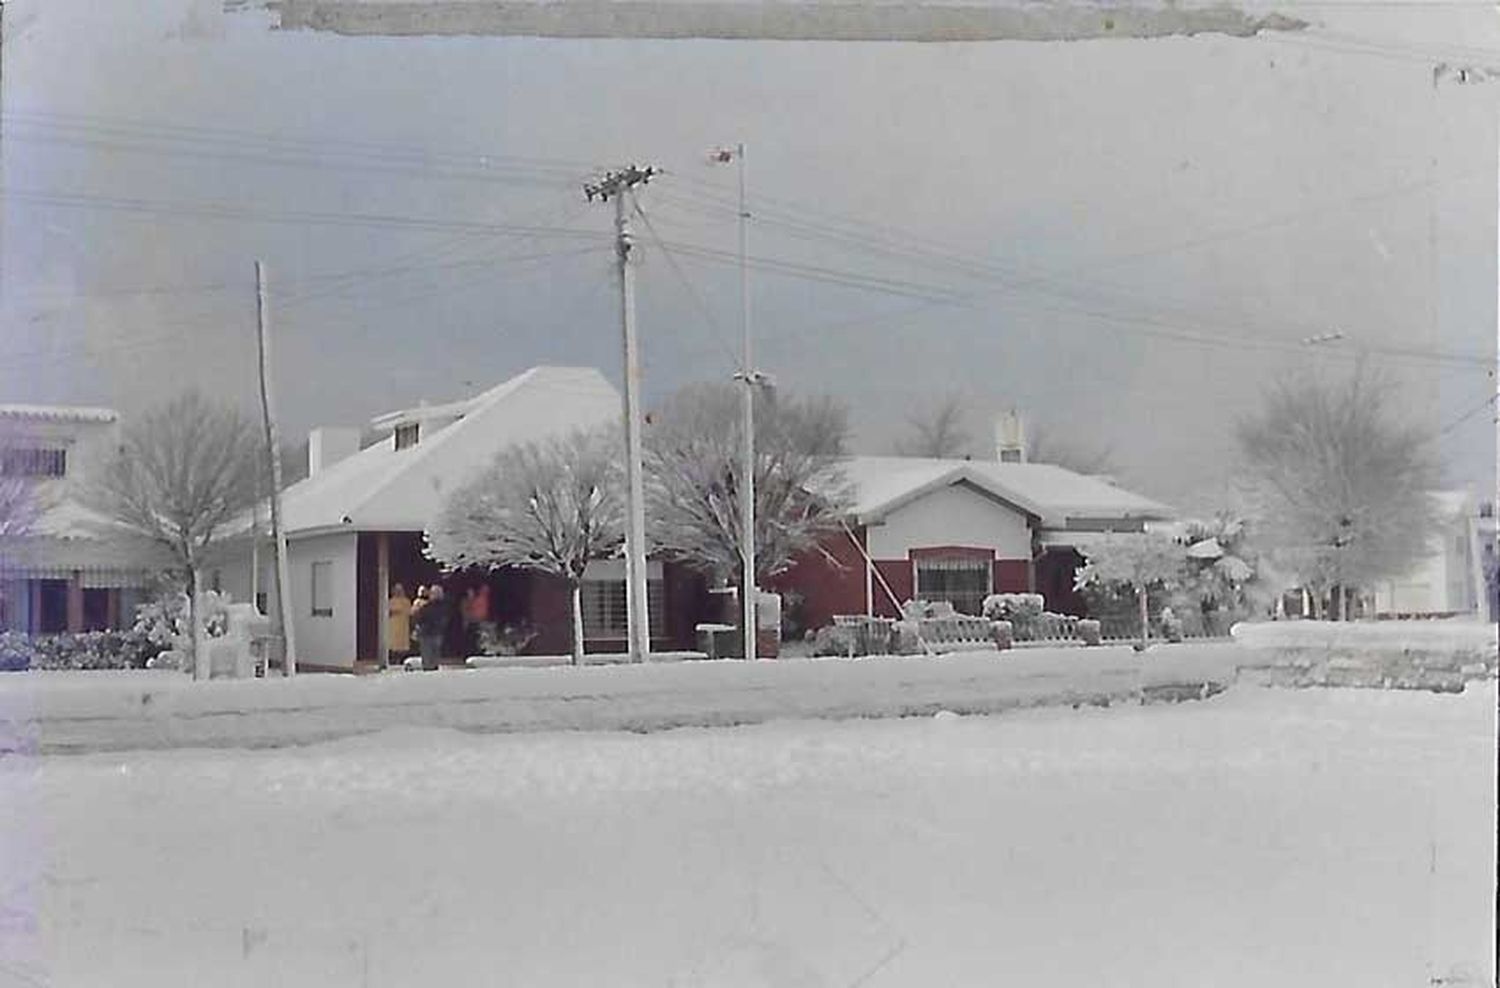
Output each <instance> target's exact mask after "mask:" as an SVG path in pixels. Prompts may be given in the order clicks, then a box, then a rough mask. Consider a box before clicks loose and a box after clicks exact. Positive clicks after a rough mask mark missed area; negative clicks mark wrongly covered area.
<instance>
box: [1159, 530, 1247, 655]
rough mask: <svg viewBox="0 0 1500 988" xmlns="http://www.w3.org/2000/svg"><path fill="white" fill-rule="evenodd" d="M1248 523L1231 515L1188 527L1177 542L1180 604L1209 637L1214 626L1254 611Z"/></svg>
mask: <svg viewBox="0 0 1500 988" xmlns="http://www.w3.org/2000/svg"><path fill="white" fill-rule="evenodd" d="M1247 532H1248V528H1247V526H1246V525H1245V522H1244V521H1243V520H1242V519H1240V518H1238V517H1236V516H1234V515H1232V514H1229V513H1220V514H1218V515H1216V516H1214V517H1213V518H1212V519H1209V520H1206V521H1190V522H1188V523H1187V525H1186V526H1185V529H1184V531H1183V532H1182V534H1181V535H1180V537H1179V541H1180V543H1181V544H1182V545H1183V547H1184V553H1183V555H1184V560H1183V568H1182V574H1181V579H1180V581H1179V583H1178V586H1177V591H1178V600H1177V601H1176V602H1178V603H1180V604H1181V605H1182V606H1183V607H1184V609H1185V610H1188V611H1189V612H1190V613H1193V614H1195V615H1196V618H1197V620H1200V621H1201V622H1202V624H1203V628H1204V630H1205V631H1209V632H1212V631H1215V630H1218V629H1216V628H1215V627H1214V625H1215V622H1216V620H1220V621H1222V620H1226V619H1227V620H1229V621H1231V622H1232V621H1233V620H1234V619H1235V618H1236V617H1238V616H1241V615H1244V614H1245V613H1246V612H1248V611H1249V610H1250V608H1251V607H1252V606H1253V603H1252V601H1253V599H1254V598H1257V597H1258V594H1257V591H1259V590H1261V589H1262V588H1261V587H1260V586H1259V584H1258V580H1257V577H1258V576H1259V568H1258V563H1259V560H1258V559H1257V558H1256V555H1255V552H1254V550H1253V548H1252V547H1251V545H1250V543H1249V538H1248V535H1247Z"/></svg>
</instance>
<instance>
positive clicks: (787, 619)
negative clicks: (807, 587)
mask: <svg viewBox="0 0 1500 988" xmlns="http://www.w3.org/2000/svg"><path fill="white" fill-rule="evenodd" d="M808 630H809V629H808V627H807V598H806V596H804V595H803V594H800V593H798V592H797V591H795V590H787V591H784V592H783V593H782V595H781V636H782V637H783V638H785V639H786V640H787V641H796V640H797V639H798V638H801V637H803V636H804V635H805V634H806V633H807V631H808Z"/></svg>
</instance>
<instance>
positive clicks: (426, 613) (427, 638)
mask: <svg viewBox="0 0 1500 988" xmlns="http://www.w3.org/2000/svg"><path fill="white" fill-rule="evenodd" d="M448 616H449V615H448V601H447V599H446V598H444V596H443V588H442V585H441V584H437V583H434V584H433V585H432V587H431V589H429V590H428V591H427V603H426V604H425V605H423V607H422V609H421V610H420V611H418V612H417V617H416V625H417V645H418V647H419V648H420V649H421V651H422V668H423V669H424V670H428V671H431V670H433V669H436V668H437V667H438V665H439V663H440V662H441V660H442V655H443V643H444V639H445V638H446V637H447V631H448Z"/></svg>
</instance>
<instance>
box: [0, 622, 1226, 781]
mask: <svg viewBox="0 0 1500 988" xmlns="http://www.w3.org/2000/svg"><path fill="white" fill-rule="evenodd" d="M1243 658H1244V652H1243V650H1240V649H1237V648H1236V646H1234V645H1232V644H1228V643H1213V644H1183V645H1162V646H1157V647H1155V648H1153V649H1152V650H1150V651H1149V652H1146V653H1144V654H1141V653H1137V652H1134V651H1132V650H1131V649H1130V648H1128V647H1108V646H1106V647H1099V648H1058V649H1026V650H1024V651H1020V650H1013V651H1006V652H993V651H991V652H976V653H962V654H950V655H946V656H941V657H930V658H929V657H878V658H868V659H853V660H850V659H800V660H784V661H761V662H754V663H746V662H744V661H742V660H721V661H714V662H708V661H703V662H681V661H678V662H671V663H662V664H646V665H635V666H618V665H616V666H598V667H585V668H581V669H580V668H571V667H560V668H559V667H553V668H542V669H526V668H520V669H478V670H442V671H439V672H432V673H395V672H392V673H382V674H380V675H373V676H313V675H306V676H301V677H298V678H296V679H293V680H278V679H272V680H249V681H218V682H208V683H193V682H191V681H190V680H188V679H187V678H185V677H183V676H181V675H178V674H163V673H150V672H133V673H99V672H95V673H25V674H18V675H14V676H4V677H0V750H3V751H12V752H17V751H19V752H27V753H38V754H65V753H72V752H86V751H119V750H129V749H138V748H179V747H275V746H281V745H289V744H307V743H312V742H317V741H325V740H332V739H335V738H342V737H349V736H353V735H358V734H365V733H369V732H373V731H378V730H382V729H386V728H392V727H410V728H453V729H458V730H464V731H477V732H485V733H490V732H518V731H563V730H596V731H610V730H626V731H660V730H669V729H672V728H677V727H708V726H726V725H735V724H751V723H760V722H763V721H768V720H777V719H788V718H790V719H800V718H828V719H842V718H851V717H901V716H911V715H924V714H925V715H930V714H933V713H936V712H937V711H939V710H952V711H954V712H956V713H965V714H985V713H998V712H1001V711H1005V710H1013V709H1019V708H1025V707H1035V706H1056V705H1065V704H1083V703H1092V704H1104V703H1114V702H1129V701H1135V700H1139V699H1142V698H1146V699H1149V698H1153V697H1157V696H1163V697H1169V698H1174V699H1176V698H1196V697H1199V696H1205V695H1208V694H1210V693H1213V692H1217V691H1218V690H1220V689H1223V688H1224V687H1225V686H1227V685H1228V684H1229V683H1231V682H1233V680H1234V678H1235V668H1236V664H1237V662H1238V661H1239V660H1241V659H1243Z"/></svg>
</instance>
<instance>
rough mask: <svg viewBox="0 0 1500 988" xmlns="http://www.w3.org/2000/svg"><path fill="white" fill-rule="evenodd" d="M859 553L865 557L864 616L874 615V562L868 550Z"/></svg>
mask: <svg viewBox="0 0 1500 988" xmlns="http://www.w3.org/2000/svg"><path fill="white" fill-rule="evenodd" d="M860 555H862V556H864V557H865V617H874V616H875V563H874V562H872V561H871V559H870V554H869V553H868V552H862V553H860Z"/></svg>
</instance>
